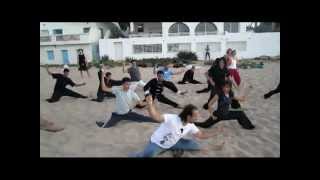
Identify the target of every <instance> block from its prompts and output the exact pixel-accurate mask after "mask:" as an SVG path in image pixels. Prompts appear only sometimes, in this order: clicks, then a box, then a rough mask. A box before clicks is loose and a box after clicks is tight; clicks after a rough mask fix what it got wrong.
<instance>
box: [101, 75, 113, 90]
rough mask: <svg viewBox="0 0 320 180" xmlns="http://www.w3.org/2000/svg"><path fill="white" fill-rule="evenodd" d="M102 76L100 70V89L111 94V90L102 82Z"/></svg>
mask: <svg viewBox="0 0 320 180" xmlns="http://www.w3.org/2000/svg"><path fill="white" fill-rule="evenodd" d="M104 76H105V72H104V71H103V69H102V73H101V78H100V85H101V89H102V91H106V92H112V90H111V88H109V87H107V86H106V84H105V82H104Z"/></svg>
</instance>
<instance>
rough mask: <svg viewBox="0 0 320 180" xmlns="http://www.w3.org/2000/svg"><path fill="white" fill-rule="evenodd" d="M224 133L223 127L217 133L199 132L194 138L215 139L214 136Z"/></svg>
mask: <svg viewBox="0 0 320 180" xmlns="http://www.w3.org/2000/svg"><path fill="white" fill-rule="evenodd" d="M222 131H223V128H222V127H219V128H218V130H217V131H215V132H204V131H199V132H197V133H196V134H194V136H195V137H196V138H199V139H208V138H210V137H214V136H217V135H218V134H221V133H222Z"/></svg>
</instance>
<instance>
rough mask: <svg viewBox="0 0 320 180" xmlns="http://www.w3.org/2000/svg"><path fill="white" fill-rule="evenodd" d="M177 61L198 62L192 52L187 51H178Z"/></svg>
mask: <svg viewBox="0 0 320 180" xmlns="http://www.w3.org/2000/svg"><path fill="white" fill-rule="evenodd" d="M177 57H178V59H181V60H189V61H190V60H191V61H196V60H198V56H197V55H196V53H194V52H189V51H180V52H179V53H178V54H177Z"/></svg>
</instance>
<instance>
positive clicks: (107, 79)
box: [92, 69, 122, 102]
mask: <svg viewBox="0 0 320 180" xmlns="http://www.w3.org/2000/svg"><path fill="white" fill-rule="evenodd" d="M101 73H102V69H100V70H99V72H98V77H99V87H98V91H97V99H92V101H97V102H102V101H103V100H104V97H109V98H115V97H116V96H115V95H114V94H113V93H111V92H107V91H102V89H101ZM111 75H112V74H111V73H110V72H107V73H106V75H105V77H104V82H105V84H106V86H107V87H110V88H111V87H112V86H121V85H122V81H120V80H119V81H117V80H113V79H112V78H111Z"/></svg>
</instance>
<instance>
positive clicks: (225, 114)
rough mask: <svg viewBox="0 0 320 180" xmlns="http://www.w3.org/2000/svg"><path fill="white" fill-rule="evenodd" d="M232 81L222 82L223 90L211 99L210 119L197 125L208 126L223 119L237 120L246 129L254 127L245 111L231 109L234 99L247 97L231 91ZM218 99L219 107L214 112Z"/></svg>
mask: <svg viewBox="0 0 320 180" xmlns="http://www.w3.org/2000/svg"><path fill="white" fill-rule="evenodd" d="M231 87H232V83H231V82H230V81H229V80H228V81H225V82H224V83H223V84H222V90H221V91H218V92H217V94H216V95H215V96H214V97H213V98H212V99H211V100H210V102H209V105H208V106H209V107H208V111H209V113H210V117H209V119H207V120H206V121H204V122H199V123H195V125H196V126H199V127H203V128H208V127H211V126H212V125H214V124H216V123H217V122H219V121H222V120H237V121H238V123H239V124H240V125H241V126H242V127H243V128H244V129H254V125H252V123H251V122H250V120H249V118H248V117H247V116H246V114H245V113H244V112H243V111H230V109H229V107H230V105H231V102H232V99H235V100H237V101H244V100H245V97H244V96H241V97H235V96H234V95H233V92H232V91H231ZM216 101H218V109H217V110H216V111H214V112H213V109H212V105H213V104H214V103H215V102H216Z"/></svg>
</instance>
